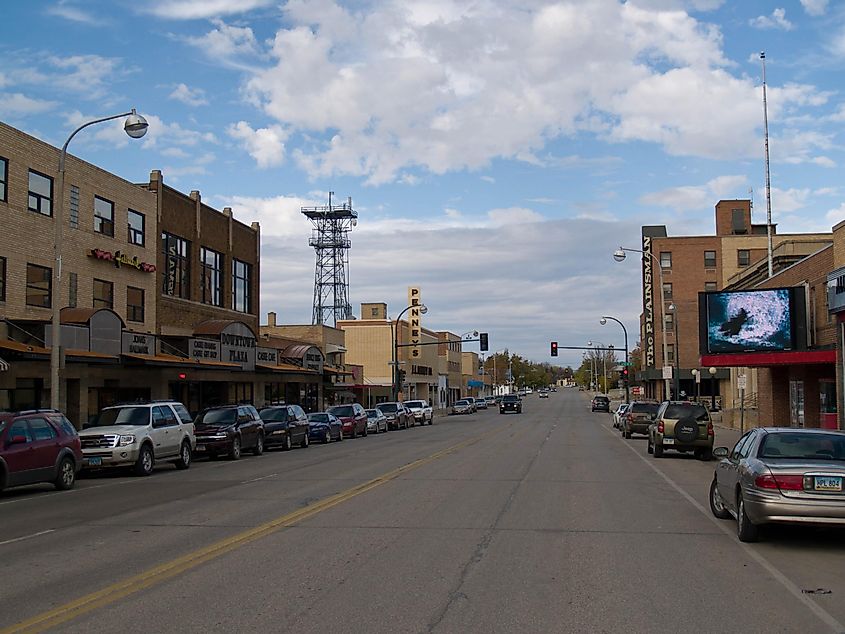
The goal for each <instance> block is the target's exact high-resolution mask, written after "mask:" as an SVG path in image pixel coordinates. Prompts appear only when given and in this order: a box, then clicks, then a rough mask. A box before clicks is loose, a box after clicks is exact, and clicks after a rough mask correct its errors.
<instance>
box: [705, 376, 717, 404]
mask: <svg viewBox="0 0 845 634" xmlns="http://www.w3.org/2000/svg"><path fill="white" fill-rule="evenodd" d="M716 372H718V370H716V368H710V369H709V370H707V373H708V374H709V375H710V411H711V412H715V411H716Z"/></svg>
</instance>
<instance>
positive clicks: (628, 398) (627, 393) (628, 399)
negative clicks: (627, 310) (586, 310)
mask: <svg viewBox="0 0 845 634" xmlns="http://www.w3.org/2000/svg"><path fill="white" fill-rule="evenodd" d="M608 319H610V320H611V321H615V322H616V323H617V324H619V325H620V326H622V333H623V334H624V335H625V371H626V372H627V374H625V376H626V377H628V378H626V379H625V402H626V403H630V402H631V393H630V388H629V386H628V384H629V383H630V378H631V377H630V375H631V367H630V366H629V365H628V329H627V328H625V324H623V323H622V322H621V321H619V320H618V319H616V317H611V316H610V315H602V316H601V319H600V320H599V323H600V324H601V325H602V326H604V325H606V324H607V320H608Z"/></svg>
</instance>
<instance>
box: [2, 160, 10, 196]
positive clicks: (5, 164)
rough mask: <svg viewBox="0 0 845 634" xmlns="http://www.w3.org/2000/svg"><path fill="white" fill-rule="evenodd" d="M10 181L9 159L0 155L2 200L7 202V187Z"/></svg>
mask: <svg viewBox="0 0 845 634" xmlns="http://www.w3.org/2000/svg"><path fill="white" fill-rule="evenodd" d="M8 183H9V159H6V158H3V157H2V156H0V202H6V201H7V200H8V197H7V195H6V189H7V187H8Z"/></svg>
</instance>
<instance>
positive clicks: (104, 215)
mask: <svg viewBox="0 0 845 634" xmlns="http://www.w3.org/2000/svg"><path fill="white" fill-rule="evenodd" d="M94 231H96V232H97V233H102V234H103V235H104V236H112V237H114V203H113V202H111V201H110V200H106V199H105V198H100V197H99V196H94Z"/></svg>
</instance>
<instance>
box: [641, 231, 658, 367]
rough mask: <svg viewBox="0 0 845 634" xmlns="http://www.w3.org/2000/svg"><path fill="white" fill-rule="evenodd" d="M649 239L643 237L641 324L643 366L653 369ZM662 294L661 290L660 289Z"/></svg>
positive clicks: (652, 279) (651, 275)
mask: <svg viewBox="0 0 845 634" xmlns="http://www.w3.org/2000/svg"><path fill="white" fill-rule="evenodd" d="M652 260H653V258H652V253H651V237H649V236H643V322H644V326H645V342H644V343H645V366H646V367H647V368H653V367H654V263H653V261H652ZM660 292H661V293H662V292H663V289H660Z"/></svg>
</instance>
